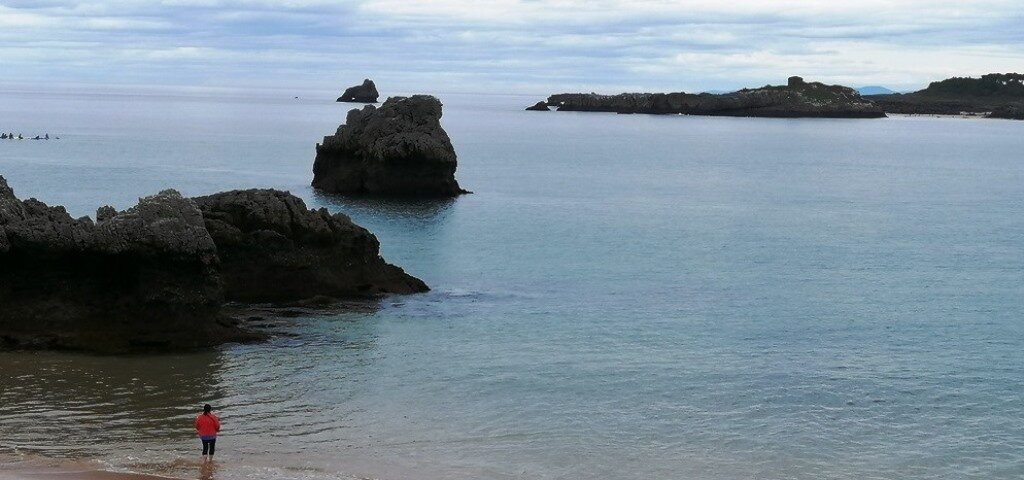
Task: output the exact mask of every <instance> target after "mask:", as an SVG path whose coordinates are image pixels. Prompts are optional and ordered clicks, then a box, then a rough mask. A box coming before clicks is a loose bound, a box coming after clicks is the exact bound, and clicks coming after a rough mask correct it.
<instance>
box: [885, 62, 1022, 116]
mask: <svg viewBox="0 0 1024 480" xmlns="http://www.w3.org/2000/svg"><path fill="white" fill-rule="evenodd" d="M866 98H868V99H870V100H871V101H872V102H874V103H875V104H876V105H878V106H879V107H881V108H882V109H884V110H885V111H886V112H889V113H902V114H925V115H960V114H973V115H979V116H984V117H989V118H1009V119H1017V120H1024V74H1020V73H990V74H988V75H982V76H981V78H969V77H953V78H947V79H945V80H941V81H938V82H932V83H931V84H929V85H928V88H925V89H924V90H919V91H917V92H914V93H905V94H899V93H896V94H891V95H871V96H868V97H866Z"/></svg>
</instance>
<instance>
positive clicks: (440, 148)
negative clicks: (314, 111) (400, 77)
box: [313, 95, 467, 197]
mask: <svg viewBox="0 0 1024 480" xmlns="http://www.w3.org/2000/svg"><path fill="white" fill-rule="evenodd" d="M456 166H457V161H456V156H455V148H454V147H452V142H451V139H449V138H448V134H447V133H446V132H445V131H444V129H443V128H441V102H440V101H439V100H438V99H436V98H434V97H432V96H429V95H414V96H412V97H391V98H389V99H388V100H387V101H386V102H384V104H383V105H381V106H380V107H379V108H377V107H375V106H373V105H367V106H365V107H363V109H362V110H351V111H349V112H348V118H347V119H346V121H345V124H344V125H341V126H339V127H338V131H337V133H335V134H334V135H330V136H327V137H324V141H323V143H322V144H318V145H317V146H316V160H315V161H314V162H313V187H315V188H317V189H320V190H323V191H326V192H330V193H344V194H356V195H398V196H420V197H451V196H456V195H459V194H462V193H467V192H466V191H465V190H463V189H462V188H460V187H459V183H458V182H457V181H455V168H456Z"/></svg>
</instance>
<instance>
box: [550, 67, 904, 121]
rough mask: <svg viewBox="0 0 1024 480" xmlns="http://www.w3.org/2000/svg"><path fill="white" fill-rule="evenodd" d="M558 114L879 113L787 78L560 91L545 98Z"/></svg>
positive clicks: (850, 94)
mask: <svg viewBox="0 0 1024 480" xmlns="http://www.w3.org/2000/svg"><path fill="white" fill-rule="evenodd" d="M547 104H548V105H554V106H556V107H558V110H560V111H584V112H617V113H660V114H688V115H714V116H733V117H830V118H878V117H884V116H885V113H884V112H883V111H882V110H881V109H880V108H878V107H877V106H875V105H873V104H872V103H871V102H868V101H866V100H864V99H862V98H861V96H860V94H859V93H857V91H856V90H854V89H852V88H848V87H843V86H839V85H825V84H822V83H818V82H805V81H804V80H803V79H802V78H800V77H790V78H789V81H788V83H787V85H785V86H766V87H762V88H755V89H743V90H739V91H736V92H731V93H724V94H711V93H701V94H692V93H684V92H678V93H622V94H619V95H599V94H596V93H563V94H558V95H552V96H550V97H548V99H547Z"/></svg>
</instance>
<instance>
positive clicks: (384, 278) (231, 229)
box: [195, 190, 427, 302]
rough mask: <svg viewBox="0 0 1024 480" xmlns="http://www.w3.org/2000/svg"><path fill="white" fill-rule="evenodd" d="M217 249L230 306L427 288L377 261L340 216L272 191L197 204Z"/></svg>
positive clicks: (372, 245)
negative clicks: (243, 303) (312, 208)
mask: <svg viewBox="0 0 1024 480" xmlns="http://www.w3.org/2000/svg"><path fill="white" fill-rule="evenodd" d="M195 200H196V203H197V204H198V205H199V208H200V210H201V211H202V212H203V217H204V219H205V220H206V227H207V229H208V230H209V232H210V235H212V237H213V241H214V243H216V245H217V252H218V254H219V256H220V259H221V269H220V271H221V276H222V278H223V279H224V287H225V294H226V296H227V298H228V300H234V301H241V302H294V301H301V300H306V299H311V298H315V297H335V298H338V297H367V296H375V295H380V294H386V293H415V292H423V291H426V290H427V285H426V284H424V283H423V282H422V281H421V280H419V279H417V278H415V277H412V276H410V275H408V274H406V273H405V272H404V271H403V270H402V269H401V268H398V267H396V266H394V265H391V264H388V263H387V262H385V261H384V259H383V258H381V257H380V248H379V247H380V244H379V243H378V242H377V237H375V236H374V235H373V234H372V233H370V232H369V231H367V230H366V229H364V228H362V227H360V226H359V225H356V224H355V223H352V220H350V219H349V218H348V217H346V216H345V215H342V214H340V213H339V214H334V215H331V214H330V213H328V212H327V209H323V208H321V209H320V210H309V209H307V208H306V204H305V203H303V201H302V199H300V198H298V197H296V196H294V195H291V194H289V193H287V192H281V191H277V190H244V191H231V192H224V193H218V194H214V195H210V196H206V197H198V198H196V199H195Z"/></svg>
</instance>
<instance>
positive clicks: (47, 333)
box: [0, 177, 254, 352]
mask: <svg viewBox="0 0 1024 480" xmlns="http://www.w3.org/2000/svg"><path fill="white" fill-rule="evenodd" d="M110 210H112V209H109V208H104V209H101V214H100V215H99V217H100V218H101V221H99V222H97V223H93V222H92V220H90V219H89V218H88V217H86V218H82V219H77V220H76V219H73V218H71V216H70V215H68V213H67V212H66V211H65V210H64V208H63V207H50V206H47V205H46V204H44V203H42V202H39V201H37V200H35V199H29V200H25V201H20V200H18V199H17V198H16V197H15V196H14V192H13V191H12V190H11V189H10V188H9V187H8V186H7V183H6V181H5V180H4V179H3V178H2V177H0V265H2V268H0V305H3V308H0V344H6V345H9V346H18V347H39V348H68V349H88V350H96V351H104V352H120V351H129V350H145V349H165V348H196V347H204V346H209V345H215V344H219V343H223V342H227V341H238V340H246V339H251V338H254V335H253V334H251V333H248V332H245V331H243V330H241V329H239V328H237V327H236V326H235V325H233V324H232V323H231V322H230V321H229V320H227V319H226V318H225V317H223V316H221V315H220V313H219V309H220V305H221V303H222V301H223V290H222V287H221V281H220V277H219V274H218V270H217V263H218V261H217V255H216V247H215V246H214V243H213V239H212V238H211V237H210V235H209V233H208V232H207V231H206V228H205V226H204V225H203V217H202V214H201V213H200V212H199V209H198V207H196V204H195V202H193V201H192V200H190V199H187V198H183V197H182V196H181V195H179V194H178V193H177V192H175V191H173V190H167V191H163V192H161V193H159V194H157V195H154V196H151V197H146V198H143V199H140V200H139V204H138V205H136V206H135V207H133V208H130V209H128V210H126V211H123V212H111V211H110Z"/></svg>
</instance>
